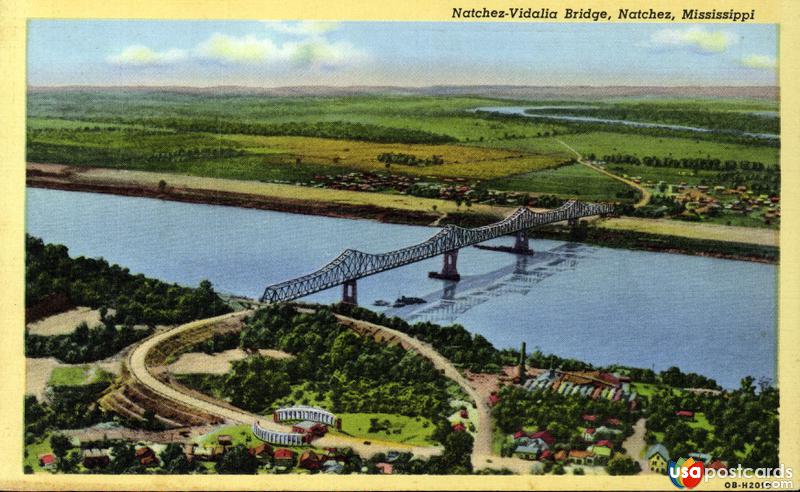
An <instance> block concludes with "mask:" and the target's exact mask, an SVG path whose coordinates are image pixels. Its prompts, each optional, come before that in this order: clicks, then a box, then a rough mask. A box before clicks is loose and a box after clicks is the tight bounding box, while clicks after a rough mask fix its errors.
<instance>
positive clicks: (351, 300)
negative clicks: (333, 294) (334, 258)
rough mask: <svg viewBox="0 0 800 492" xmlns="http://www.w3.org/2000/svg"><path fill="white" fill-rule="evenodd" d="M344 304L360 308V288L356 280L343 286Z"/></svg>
mask: <svg viewBox="0 0 800 492" xmlns="http://www.w3.org/2000/svg"><path fill="white" fill-rule="evenodd" d="M342 303H344V304H352V305H353V306H358V288H357V287H356V281H355V280H348V281H347V282H345V283H343V284H342Z"/></svg>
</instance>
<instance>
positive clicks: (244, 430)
mask: <svg viewBox="0 0 800 492" xmlns="http://www.w3.org/2000/svg"><path fill="white" fill-rule="evenodd" d="M220 435H229V436H231V439H232V440H233V444H234V445H236V444H244V445H245V446H247V447H251V446H254V445H256V444H257V443H259V442H261V441H259V439H258V438H257V437H256V436H254V435H253V430H252V427H251V426H250V425H248V424H240V425H228V426H225V427H221V428H219V429H217V430H215V431H214V432H212V433H210V434H206V435H204V436H200V437H199V438H198V439H197V444H199V445H201V446H216V445H217V444H219V442H218V441H217V437H218V436H220Z"/></svg>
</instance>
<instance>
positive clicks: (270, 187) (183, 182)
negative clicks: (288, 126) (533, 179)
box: [40, 165, 512, 217]
mask: <svg viewBox="0 0 800 492" xmlns="http://www.w3.org/2000/svg"><path fill="white" fill-rule="evenodd" d="M40 167H41V165H40ZM73 179H77V180H78V181H87V182H96V183H116V184H119V185H124V184H130V183H137V184H141V185H148V186H152V187H155V186H157V185H158V182H159V181H160V180H162V179H163V180H164V181H166V182H167V184H168V185H169V186H175V187H181V188H193V189H198V190H216V191H225V192H230V193H245V194H252V195H262V196H268V197H275V198H284V199H294V200H297V199H300V200H308V201H310V202H321V203H333V204H337V203H338V204H343V205H368V206H370V205H371V206H375V207H381V208H389V209H395V210H407V211H420V212H430V211H432V210H436V211H437V212H439V213H448V212H455V211H457V210H461V211H465V210H467V209H466V207H463V206H462V207H460V208H459V207H457V206H456V204H455V202H453V201H452V200H439V199H435V198H419V197H414V196H409V195H391V194H386V193H365V192H359V191H346V190H332V189H326V188H309V187H301V186H294V185H288V184H278V183H260V182H258V181H238V180H233V179H221V178H204V177H198V176H184V175H181V174H170V173H151V172H145V171H121V170H116V169H99V168H94V169H91V170H76V171H75V172H74V174H73ZM469 210H470V211H473V212H479V213H485V214H493V215H496V216H497V217H504V216H505V215H507V214H509V213H510V212H511V211H512V209H509V208H504V207H493V206H490V205H481V204H475V205H472V207H470V208H469Z"/></svg>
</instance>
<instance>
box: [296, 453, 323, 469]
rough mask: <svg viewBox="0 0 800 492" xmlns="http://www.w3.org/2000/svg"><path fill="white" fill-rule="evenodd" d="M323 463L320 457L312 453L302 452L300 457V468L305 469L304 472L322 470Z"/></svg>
mask: <svg viewBox="0 0 800 492" xmlns="http://www.w3.org/2000/svg"><path fill="white" fill-rule="evenodd" d="M323 461H324V460H323V459H322V457H321V456H320V455H318V454H317V453H315V452H314V451H311V450H308V451H303V454H301V455H300V468H305V469H306V470H319V469H320V468H322V462H323Z"/></svg>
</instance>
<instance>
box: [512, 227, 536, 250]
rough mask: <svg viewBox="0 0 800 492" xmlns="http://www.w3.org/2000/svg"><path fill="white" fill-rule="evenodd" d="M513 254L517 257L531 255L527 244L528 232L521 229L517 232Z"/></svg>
mask: <svg viewBox="0 0 800 492" xmlns="http://www.w3.org/2000/svg"><path fill="white" fill-rule="evenodd" d="M514 253H517V254H518V255H532V254H533V250H532V249H531V247H530V244H529V243H528V231H527V229H522V230H521V231H517V238H516V240H515V241H514Z"/></svg>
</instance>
